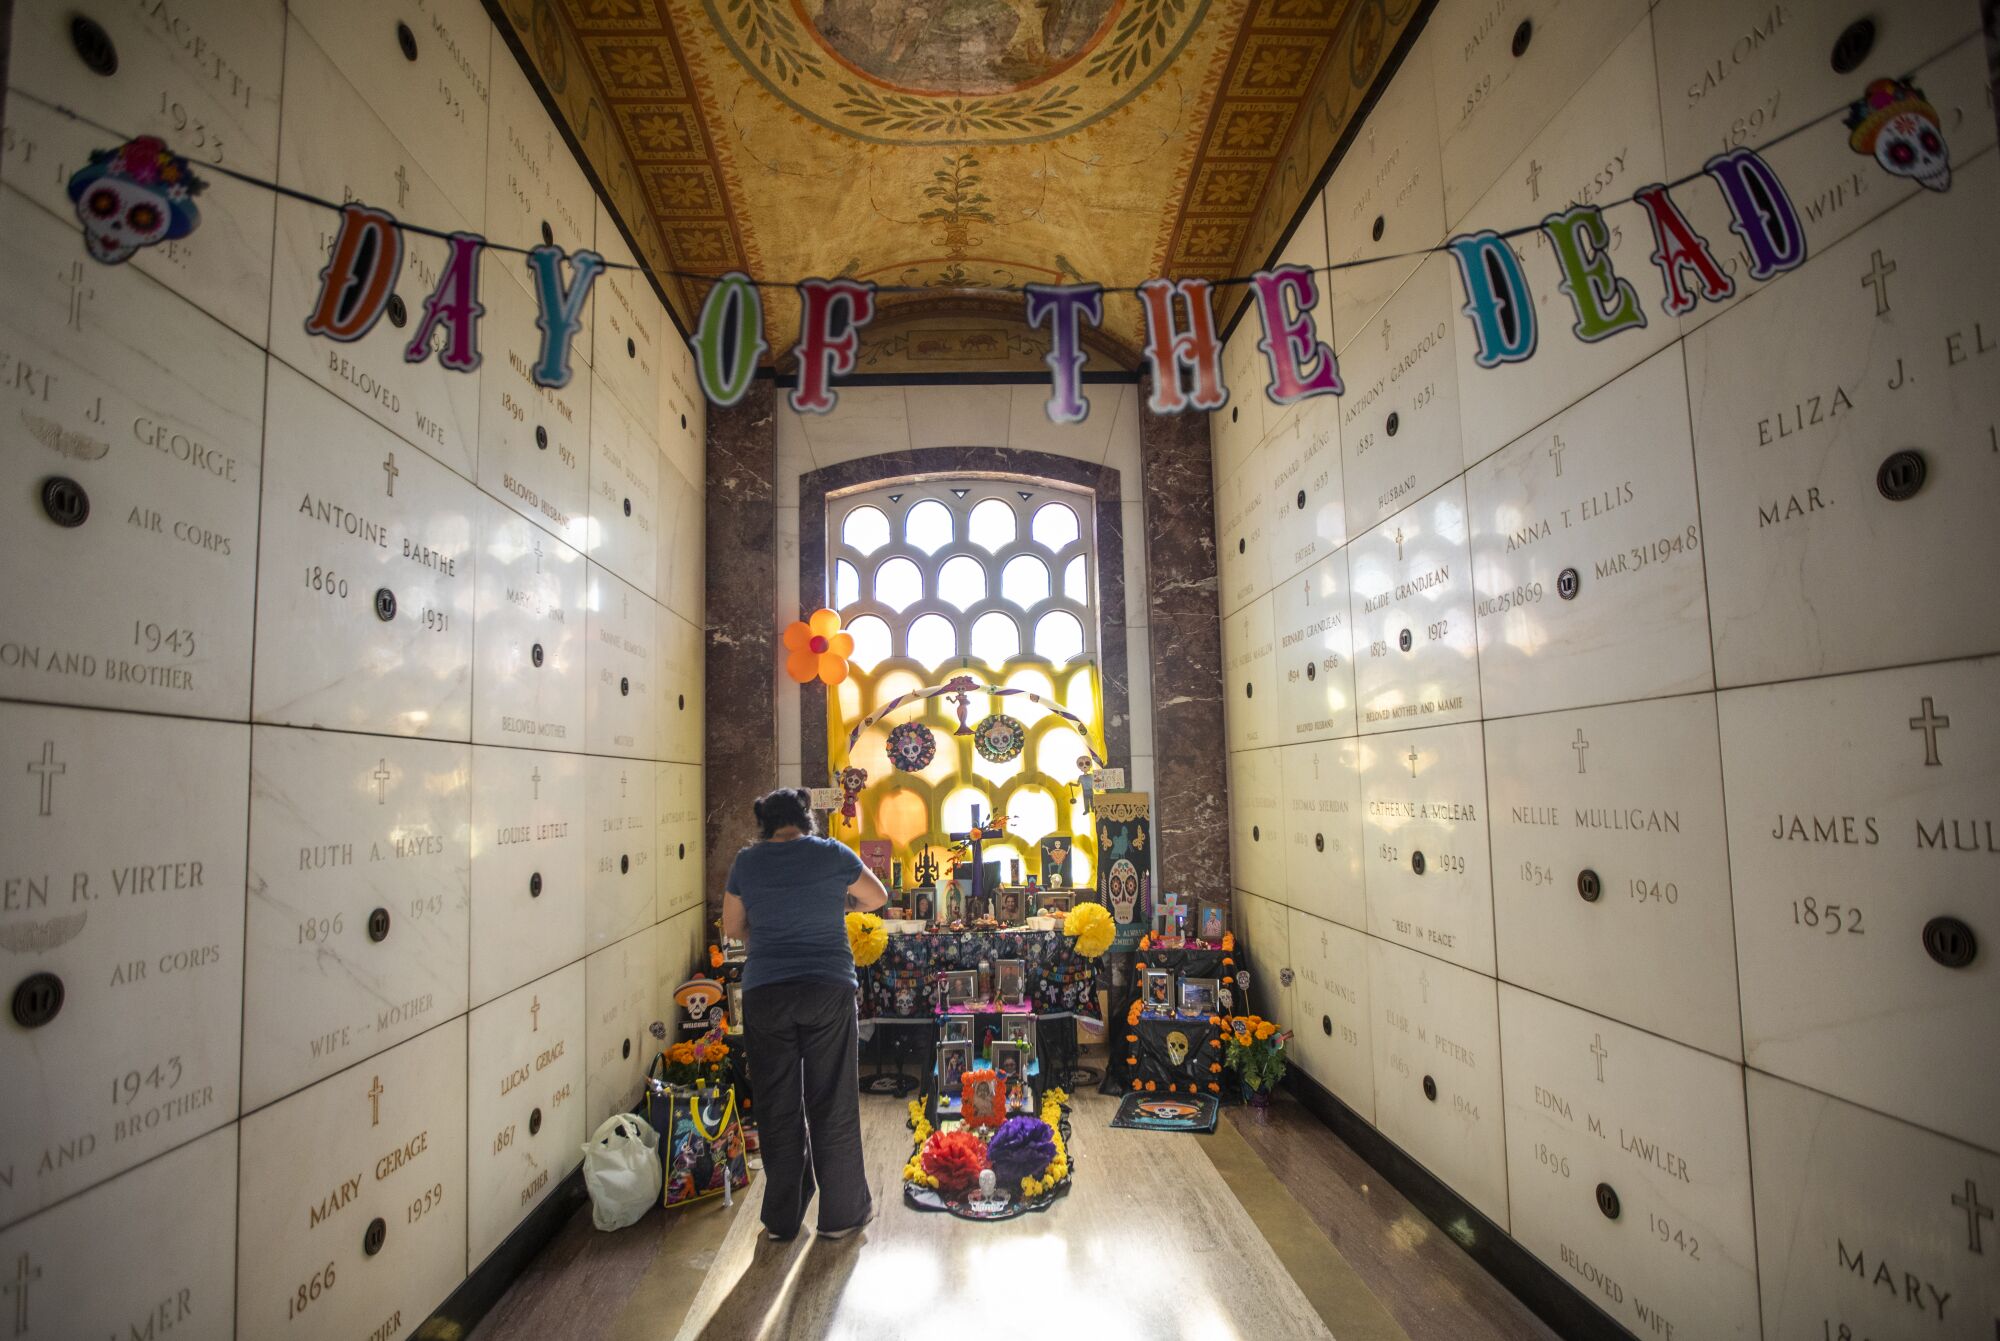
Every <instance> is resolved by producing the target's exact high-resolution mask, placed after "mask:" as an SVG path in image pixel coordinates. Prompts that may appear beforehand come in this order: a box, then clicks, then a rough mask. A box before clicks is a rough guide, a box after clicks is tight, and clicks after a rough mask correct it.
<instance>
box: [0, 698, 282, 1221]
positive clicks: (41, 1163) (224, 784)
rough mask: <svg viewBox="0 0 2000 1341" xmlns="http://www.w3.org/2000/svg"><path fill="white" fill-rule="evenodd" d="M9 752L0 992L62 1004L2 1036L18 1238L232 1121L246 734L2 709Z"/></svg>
mask: <svg viewBox="0 0 2000 1341" xmlns="http://www.w3.org/2000/svg"><path fill="white" fill-rule="evenodd" d="M0 742H4V750H5V752H4V754H0V759H5V760H6V765H5V766H6V769H7V773H8V776H9V778H10V781H9V782H8V784H7V787H6V789H5V791H4V793H0V819H4V823H0V830H4V832H5V833H6V834H7V836H8V837H7V847H8V851H9V860H8V869H7V873H6V876H5V878H4V880H0V950H5V951H6V964H7V967H6V974H7V977H6V979H5V982H6V983H7V989H6V990H7V991H8V992H9V994H10V999H13V998H12V994H13V993H15V992H17V991H18V990H19V986H20V984H21V983H23V982H25V981H26V980H27V979H28V978H29V977H31V976H32V975H35V974H41V973H48V974H53V975H54V976H55V977H56V978H58V979H60V980H61V984H62V993H63V995H62V999H61V1007H60V1010H59V1012H58V1013H57V1014H56V1015H55V1016H54V1017H53V1018H51V1019H49V1020H48V1021H47V1022H46V1023H44V1024H42V1025H40V1026H38V1027H34V1028H28V1027H23V1026H22V1025H20V1024H19V1023H18V1022H17V1021H16V1020H15V1019H14V1018H12V1017H11V1016H10V1018H9V1021H8V1024H7V1027H6V1028H5V1029H4V1030H0V1075H4V1076H6V1078H7V1080H6V1084H5V1085H4V1086H0V1224H10V1223H12V1222H13V1221H15V1220H18V1219H20V1218H21V1217H22V1216H25V1215H28V1214H30V1213H31V1212H34V1211H37V1210H39V1209H41V1208H42V1207H44V1206H47V1205H49V1204H50V1203H52V1202H55V1201H58V1200H60V1199H62V1198H63V1197H66V1196H69V1195H70V1194H71V1193H74V1192H78V1191H81V1190H82V1189H84V1188H86V1187H89V1186H90V1185H91V1184H93V1183H98V1182H102V1181H103V1180H104V1179H106V1178H109V1177H111V1176H112V1175H113V1174H115V1173H119V1172H122V1171H123V1170H125V1169H129V1168H131V1167H132V1166H133V1165H135V1164H137V1163H139V1162H141V1161H142V1160H145V1159H148V1158H150V1157H152V1156H153V1155H156V1154H158V1153H159V1152H160V1151H162V1150H165V1149H167V1148H169V1147H171V1146H174V1145H178V1144H180V1143H181V1142H183V1141H187V1140H190V1139H192V1138H193V1137H195V1136H199V1135H200V1134H201V1133H202V1132H204V1131H207V1130H209V1129H211V1128H213V1127H215V1126H216V1125H218V1124H220V1123H223V1122H226V1121H228V1120H229V1119H230V1118H232V1117H234V1116H235V1114H236V1098H237V1062H238V1042H239V1039H240V1032H239V1031H240V1028H241V1023H242V991H243V959H242V954H243V949H242V947H243V895H242V879H243V834H244V825H245V819H246V801H245V797H244V791H243V783H242V778H243V776H244V774H245V773H246V772H247V771H248V769H249V766H250V758H249V756H250V731H249V728H248V727H243V726H232V725H224V724H221V723H215V722H191V721H181V720H176V719H173V718H165V717H147V716H140V715H135V714H129V713H101V712H80V711H76V710H73V709H66V708H42V707H32V706H27V705H21V704H8V705H4V706H0ZM16 1009H19V1007H18V1006H16ZM107 1082H108V1083H109V1084H110V1087H111V1093H110V1095H109V1096H108V1101H107V1096H106V1094H105V1086H106V1084H107Z"/></svg>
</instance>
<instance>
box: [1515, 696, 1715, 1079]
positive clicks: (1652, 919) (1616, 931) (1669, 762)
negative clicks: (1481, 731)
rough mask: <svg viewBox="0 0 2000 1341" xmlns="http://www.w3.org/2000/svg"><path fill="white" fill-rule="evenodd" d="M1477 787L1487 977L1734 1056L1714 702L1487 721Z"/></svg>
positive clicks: (1654, 703) (1668, 702) (1703, 699)
mask: <svg viewBox="0 0 2000 1341" xmlns="http://www.w3.org/2000/svg"><path fill="white" fill-rule="evenodd" d="M1486 787H1487V796H1488V799H1489V800H1490V801H1491V803H1492V814H1491V821H1492V829H1493V841H1492V848H1493V914H1494V924H1495V925H1494V934H1495V938H1496V940H1497V945H1498V958H1499V967H1500V976H1501V977H1502V978H1504V979H1506V980H1507V981H1508V982H1513V983H1519V984H1520V985H1522V986H1523V987H1531V988H1533V989H1534V990H1535V991H1537V992H1541V993H1543V994H1544V995H1546V996H1552V997H1556V998H1558V999H1559V1000H1563V1001H1568V1002H1571V1003H1573V1004H1575V1005H1579V1006H1583V1007H1586V1008H1587V1009H1590V1010H1594V1011H1597V1012H1598V1013H1599V1014H1602V1015H1609V1016H1612V1017H1613V1018H1615V1019H1619V1020H1624V1021H1626V1022H1627V1023H1630V1024H1636V1025H1638V1026H1639V1027H1640V1028H1642V1029H1650V1030H1652V1031H1653V1032H1654V1033H1657V1034H1665V1035H1666V1036H1667V1037H1669V1038H1674V1039H1678V1040H1679V1041H1681V1042H1683V1043H1690V1044H1693V1045H1694V1046H1695V1047H1698V1048H1704V1049H1706V1050H1707V1051H1709V1052H1712V1053H1715V1054H1716V1055H1718V1056H1722V1057H1729V1058H1735V1059H1740V1058H1741V1057H1742V1056H1743V1046H1742V1028H1741V1026H1740V1024H1739V1021H1738V1017H1737V1000H1736V946H1735V939H1734V921H1733V919H1732V916H1731V907H1730V892H1729V891H1730V887H1729V853H1728V846H1727V835H1726V834H1725V833H1724V829H1723V818H1722V757H1721V747H1720V746H1719V744H1718V743H1717V741H1716V730H1715V700H1714V698H1713V697H1711V696H1710V695H1707V694H1696V695H1691V696H1689V697H1686V698H1670V699H1654V700H1650V701H1647V702H1641V703H1631V704H1626V705H1623V706H1620V707H1613V708H1594V709H1589V710H1586V711H1580V712H1556V713H1549V714H1547V715H1546V716H1539V717H1514V718H1509V719H1507V720H1505V721H1489V722H1487V723H1486ZM1586 873H1587V874H1586Z"/></svg>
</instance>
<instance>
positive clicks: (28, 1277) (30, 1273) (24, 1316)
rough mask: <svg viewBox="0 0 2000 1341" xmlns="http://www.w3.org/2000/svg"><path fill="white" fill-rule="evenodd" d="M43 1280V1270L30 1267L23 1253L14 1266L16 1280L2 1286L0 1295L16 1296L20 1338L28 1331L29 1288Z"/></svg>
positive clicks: (16, 1319)
mask: <svg viewBox="0 0 2000 1341" xmlns="http://www.w3.org/2000/svg"><path fill="white" fill-rule="evenodd" d="M41 1278H42V1269H41V1268H40V1267H38V1266H30V1265H29V1263H28V1254H26V1253H22V1254H21V1256H20V1258H19V1259H18V1260H16V1262H15V1264H14V1279H12V1280H10V1281H8V1282H6V1283H5V1284H4V1285H0V1293H4V1294H11V1295H13V1296H14V1335H16V1336H20V1335H22V1334H23V1333H25V1332H26V1331H27V1330H28V1287H29V1286H30V1285H33V1284H34V1283H35V1282H36V1281H38V1280H40V1279H41Z"/></svg>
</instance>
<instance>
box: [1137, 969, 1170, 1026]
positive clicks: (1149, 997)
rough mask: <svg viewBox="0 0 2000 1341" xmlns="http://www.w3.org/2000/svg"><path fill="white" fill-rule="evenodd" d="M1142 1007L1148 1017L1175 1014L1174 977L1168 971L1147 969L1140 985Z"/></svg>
mask: <svg viewBox="0 0 2000 1341" xmlns="http://www.w3.org/2000/svg"><path fill="white" fill-rule="evenodd" d="M1139 992H1140V996H1139V999H1140V1001H1142V1002H1144V1003H1145V1004H1144V1005H1143V1006H1142V1007H1141V1009H1142V1010H1144V1012H1145V1013H1146V1014H1148V1015H1171V1014H1173V1013H1174V975H1173V974H1172V973H1170V972H1168V971H1167V970H1166V969H1147V970H1146V971H1145V973H1144V974H1143V975H1141V981H1140V984H1139Z"/></svg>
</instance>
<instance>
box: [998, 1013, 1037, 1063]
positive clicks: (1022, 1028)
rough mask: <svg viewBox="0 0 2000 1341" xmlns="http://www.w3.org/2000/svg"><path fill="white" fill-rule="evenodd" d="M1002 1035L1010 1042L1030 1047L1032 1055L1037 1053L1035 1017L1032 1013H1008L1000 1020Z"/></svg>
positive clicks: (1030, 1054)
mask: <svg viewBox="0 0 2000 1341" xmlns="http://www.w3.org/2000/svg"><path fill="white" fill-rule="evenodd" d="M1000 1037H1001V1039H1002V1040H1004V1041H1005V1042H1008V1043H1020V1044H1022V1045H1024V1046H1025V1047H1026V1048H1027V1049H1028V1055H1029V1056H1030V1057H1032V1056H1034V1054H1035V1017H1034V1016H1032V1015H1006V1016H1002V1017H1001V1020H1000Z"/></svg>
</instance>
